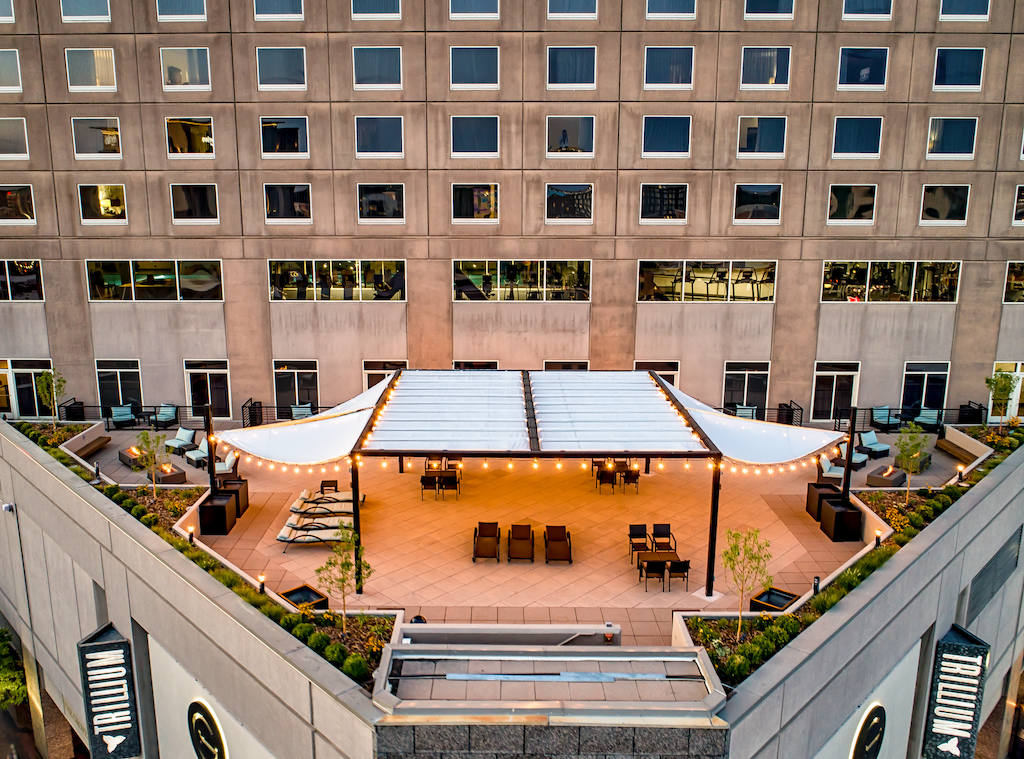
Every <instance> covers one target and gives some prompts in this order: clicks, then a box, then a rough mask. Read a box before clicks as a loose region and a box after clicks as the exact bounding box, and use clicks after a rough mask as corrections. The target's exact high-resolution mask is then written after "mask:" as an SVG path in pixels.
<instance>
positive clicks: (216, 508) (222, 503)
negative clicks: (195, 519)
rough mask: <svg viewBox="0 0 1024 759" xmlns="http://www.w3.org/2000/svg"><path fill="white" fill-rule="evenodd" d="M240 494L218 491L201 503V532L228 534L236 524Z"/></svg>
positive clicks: (204, 533) (205, 533)
mask: <svg viewBox="0 0 1024 759" xmlns="http://www.w3.org/2000/svg"><path fill="white" fill-rule="evenodd" d="M237 502H238V494H237V493H231V492H227V493H224V492H218V493H217V494H216V495H211V496H209V497H208V498H207V499H206V500H205V501H203V502H202V503H201V504H199V534H200V535H227V534H228V533H229V532H231V528H232V527H234V526H235V519H236V518H237V517H236V516H235V514H236V513H237V512H238V505H237Z"/></svg>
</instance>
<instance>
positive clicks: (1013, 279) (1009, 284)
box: [1003, 188, 1024, 303]
mask: <svg viewBox="0 0 1024 759" xmlns="http://www.w3.org/2000/svg"><path fill="white" fill-rule="evenodd" d="M1017 196H1018V198H1019V197H1020V188H1018V189H1017ZM1003 303H1024V261H1010V262H1008V263H1007V264H1006V290H1005V291H1004V293H1003Z"/></svg>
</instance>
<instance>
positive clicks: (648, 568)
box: [640, 561, 668, 593]
mask: <svg viewBox="0 0 1024 759" xmlns="http://www.w3.org/2000/svg"><path fill="white" fill-rule="evenodd" d="M666 566H668V562H667V561H645V562H644V563H643V564H641V565H640V574H641V575H642V576H643V578H644V592H645V593H646V592H647V580H648V578H651V577H654V578H655V579H657V580H661V589H662V590H665V567H666Z"/></svg>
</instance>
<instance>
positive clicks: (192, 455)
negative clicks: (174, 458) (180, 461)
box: [185, 437, 210, 469]
mask: <svg viewBox="0 0 1024 759" xmlns="http://www.w3.org/2000/svg"><path fill="white" fill-rule="evenodd" d="M209 453H210V444H209V443H208V442H207V440H206V438H205V437H204V438H203V439H202V441H200V443H199V447H198V448H196V449H194V450H191V451H186V452H185V461H187V462H188V463H189V464H191V465H192V466H194V467H196V469H205V468H206V459H207V458H208V455H209Z"/></svg>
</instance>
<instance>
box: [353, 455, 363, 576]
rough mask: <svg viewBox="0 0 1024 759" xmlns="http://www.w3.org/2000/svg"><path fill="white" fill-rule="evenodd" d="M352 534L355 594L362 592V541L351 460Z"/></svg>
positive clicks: (356, 478)
mask: <svg viewBox="0 0 1024 759" xmlns="http://www.w3.org/2000/svg"><path fill="white" fill-rule="evenodd" d="M351 466H352V533H353V536H354V538H355V545H354V546H353V551H354V552H355V556H354V557H353V559H354V560H355V562H356V594H357V595H359V594H361V593H362V592H363V565H362V562H360V561H359V554H360V553H361V550H360V549H361V548H362V539H361V537H360V536H359V462H357V461H356V460H355V459H354V458H353V459H352V465H351Z"/></svg>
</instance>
